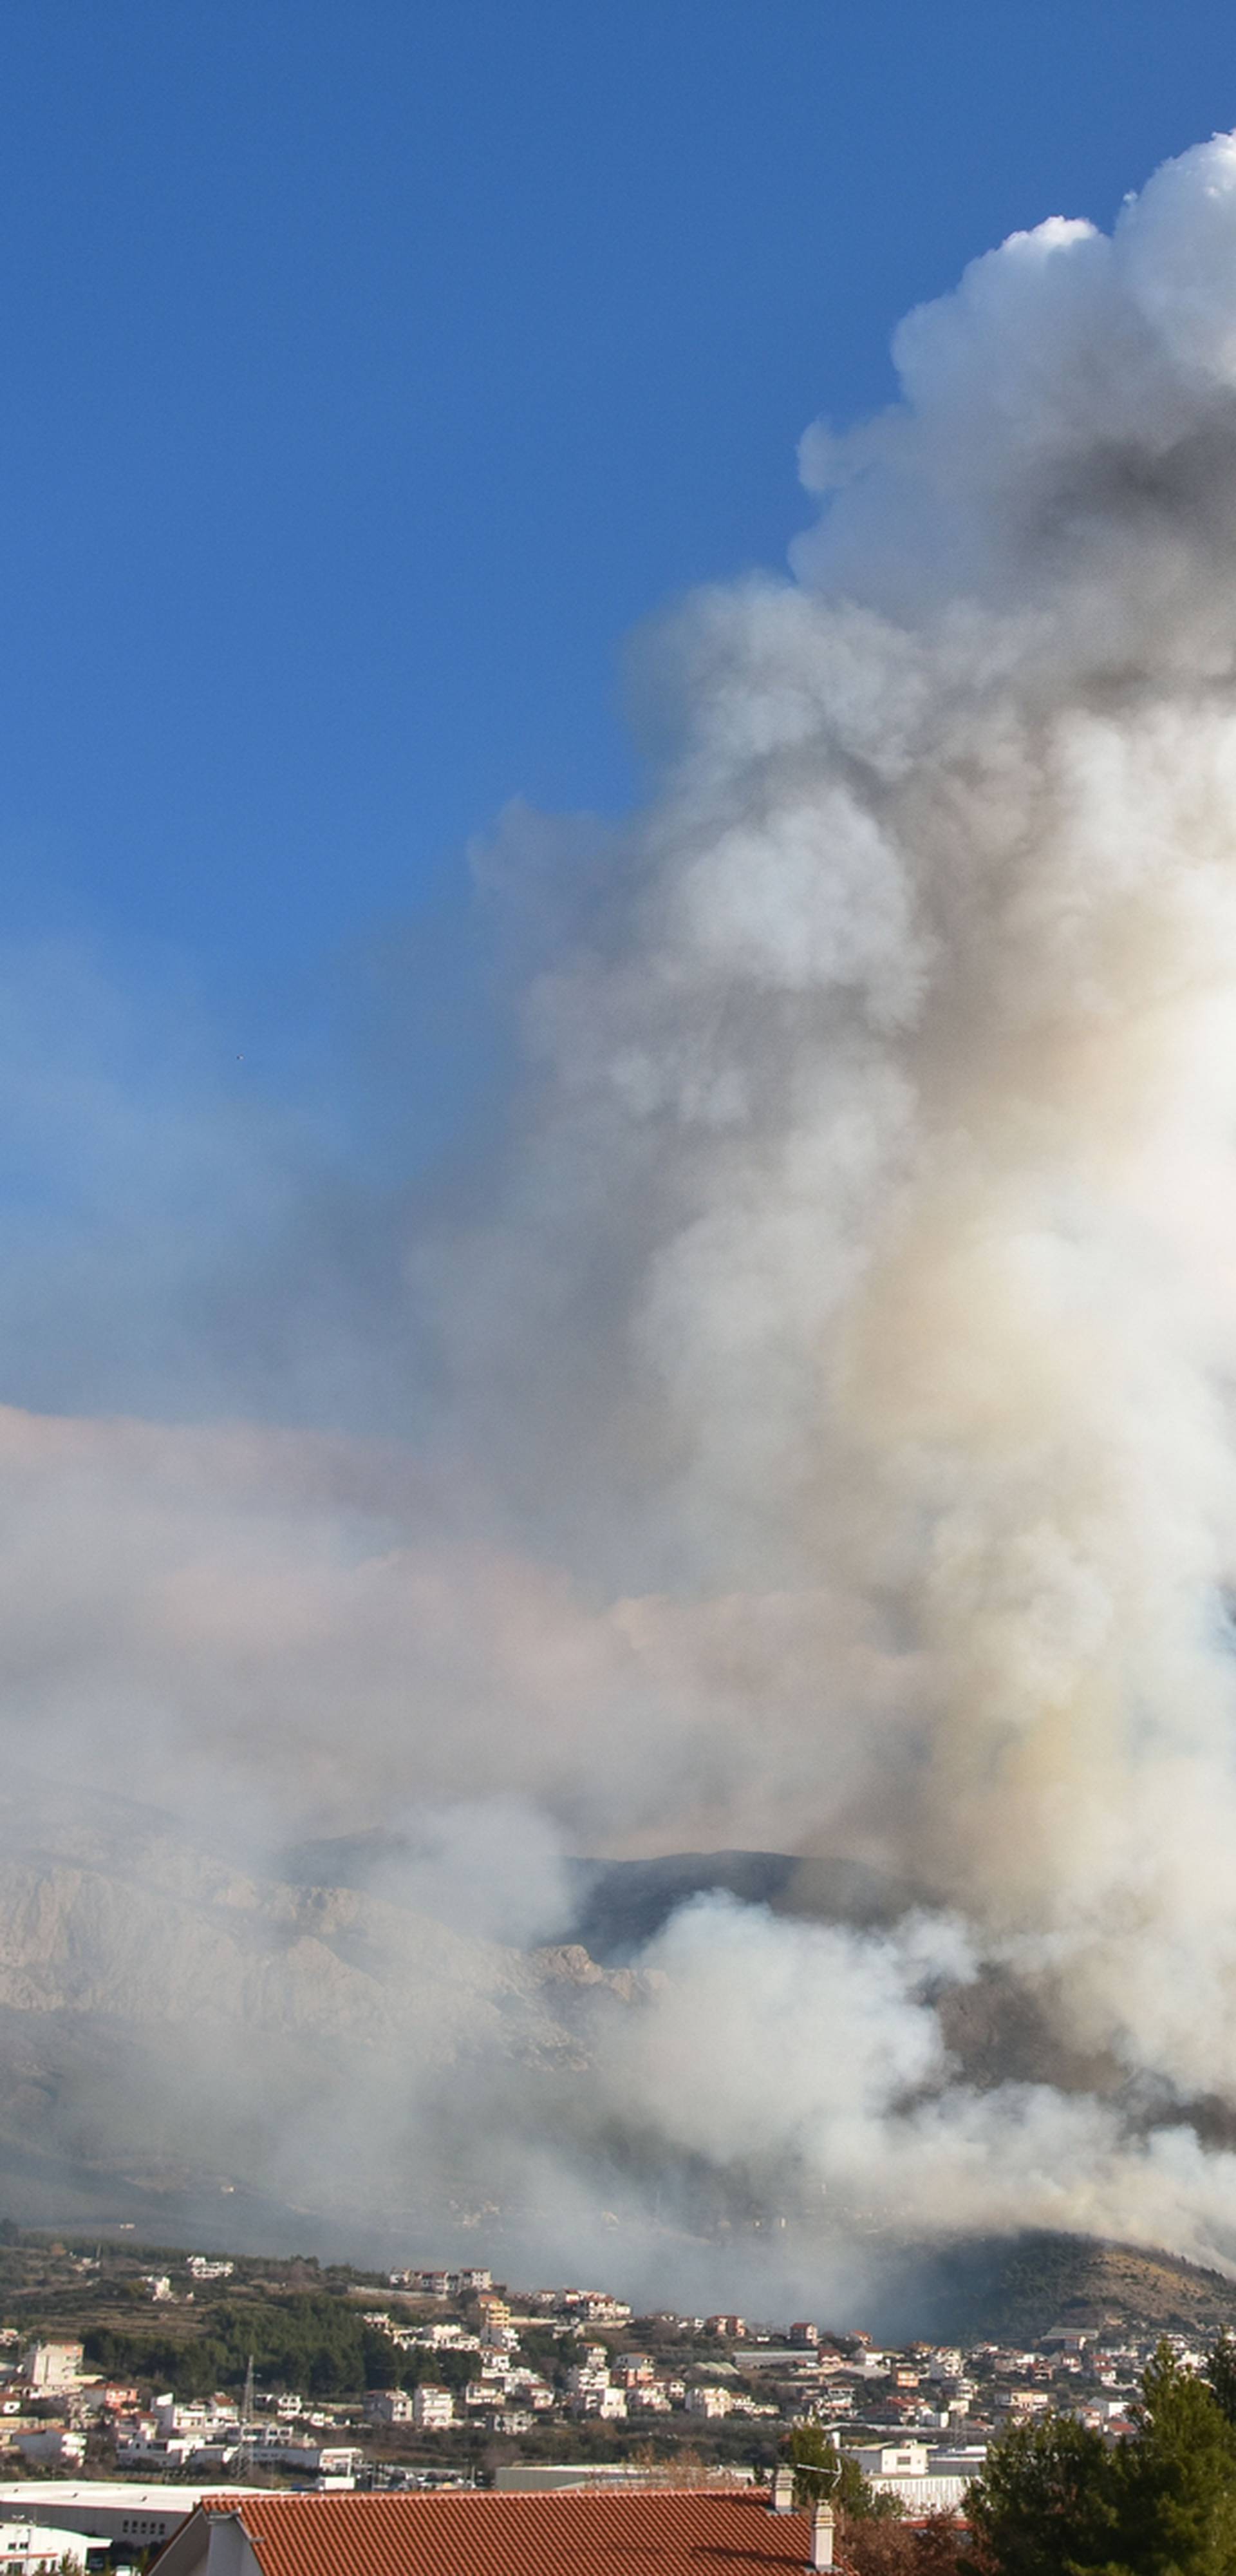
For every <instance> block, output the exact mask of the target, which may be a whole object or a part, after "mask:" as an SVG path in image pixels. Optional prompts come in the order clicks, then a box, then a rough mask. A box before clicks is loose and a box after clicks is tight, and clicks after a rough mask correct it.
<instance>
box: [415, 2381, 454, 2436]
mask: <svg viewBox="0 0 1236 2576" xmlns="http://www.w3.org/2000/svg"><path fill="white" fill-rule="evenodd" d="M412 2421H413V2423H414V2424H415V2426H416V2429H417V2432H418V2433H445V2432H448V2431H449V2429H450V2427H451V2425H452V2424H453V2423H454V2421H455V2400H454V2398H453V2397H452V2395H451V2392H450V2390H449V2388H436V2387H435V2386H434V2385H433V2383H432V2381H431V2380H427V2379H426V2380H422V2382H421V2385H420V2387H419V2388H418V2389H417V2390H416V2393H415V2395H414V2397H413V2400H412Z"/></svg>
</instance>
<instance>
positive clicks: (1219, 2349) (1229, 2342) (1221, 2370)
mask: <svg viewBox="0 0 1236 2576" xmlns="http://www.w3.org/2000/svg"><path fill="white" fill-rule="evenodd" d="M1206 2376H1207V2378H1208V2379H1209V2381H1210V2385H1211V2387H1212V2388H1213V2390H1214V2393H1215V2397H1216V2399H1217V2401H1218V2403H1219V2405H1220V2407H1221V2408H1222V2411H1223V2413H1224V2414H1225V2415H1226V2417H1227V2420H1228V2423H1229V2424H1232V2425H1236V2335H1233V2334H1232V2333H1230V2331H1229V2329H1228V2328H1227V2327H1226V2326H1225V2327H1224V2329H1223V2332H1222V2334H1221V2335H1220V2337H1219V2340H1218V2342H1217V2344H1216V2345H1215V2348H1214V2351H1213V2352H1212V2353H1211V2355H1210V2357H1209V2359H1208V2361H1207V2364H1206Z"/></svg>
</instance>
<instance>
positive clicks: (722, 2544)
mask: <svg viewBox="0 0 1236 2576" xmlns="http://www.w3.org/2000/svg"><path fill="white" fill-rule="evenodd" d="M207 2509H208V2510H209V2511H210V2512H212V2513H218V2512H221V2511H230V2512H232V2513H238V2514H239V2515H240V2518H241V2520H242V2522H243V2524H244V2528H245V2530H246V2532H247V2533H248V2535H249V2538H250V2540H251V2542H252V2544H253V2547H254V2549H255V2551H256V2553H257V2557H258V2560H259V2562H260V2565H261V2568H262V2576H341V2571H347V2576H559V2571H561V2570H563V2569H574V2568H579V2569H582V2570H585V2571H586V2576H762V2571H769V2576H784V2571H786V2570H788V2569H804V2568H805V2567H806V2566H807V2563H808V2560H809V2558H810V2555H811V2526H810V2516H809V2515H808V2514H805V2513H772V2512H770V2510H769V2507H768V2501H767V2495H766V2493H765V2494H763V2495H761V2494H760V2493H759V2492H758V2491H756V2492H754V2493H753V2492H752V2490H751V2489H750V2488H745V2489H744V2488H739V2489H733V2488H726V2489H717V2488H698V2487H696V2488H681V2487H680V2488H666V2487H644V2488H638V2489H636V2490H635V2491H634V2492H630V2491H624V2490H621V2489H615V2488H595V2487H593V2488H566V2489H562V2488H559V2489H557V2490H554V2491H552V2492H550V2493H548V2494H546V2493H539V2494H530V2495H529V2494H515V2495H495V2494H490V2493H485V2492H474V2491H472V2490H470V2489H464V2490H458V2491H456V2490H449V2489H448V2490H447V2491H445V2492H439V2493H436V2494H434V2493H412V2494H402V2495H365V2494H361V2495H354V2494H340V2495H321V2496H314V2495H276V2494H271V2495H247V2496H237V2497H234V2498H226V2497H224V2496H218V2497H211V2499H210V2502H209V2506H208V2508H207Z"/></svg>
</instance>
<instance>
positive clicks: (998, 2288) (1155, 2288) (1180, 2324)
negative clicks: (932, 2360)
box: [897, 2231, 1236, 2343]
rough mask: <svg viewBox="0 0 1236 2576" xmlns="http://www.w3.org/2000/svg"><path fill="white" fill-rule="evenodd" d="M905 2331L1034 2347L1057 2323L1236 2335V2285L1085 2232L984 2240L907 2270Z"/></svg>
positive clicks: (1173, 2258)
mask: <svg viewBox="0 0 1236 2576" xmlns="http://www.w3.org/2000/svg"><path fill="white" fill-rule="evenodd" d="M897 2304H898V2307H899V2308H900V2309H902V2310H903V2312H906V2314H907V2318H908V2319H909V2318H910V2317H913V2318H914V2319H917V2320H918V2321H919V2322H916V2323H912V2322H909V2321H907V2323H906V2325H905V2328H904V2331H905V2332H907V2333H919V2334H931V2335H934V2336H939V2337H945V2338H948V2339H950V2340H954V2341H957V2342H961V2343H968V2342H976V2341H980V2340H983V2341H989V2342H992V2343H1030V2342H1033V2341H1034V2339H1035V2337H1036V2336H1038V2335H1042V2334H1047V2333H1049V2332H1050V2330H1051V2328H1052V2327H1053V2326H1059V2325H1063V2326H1077V2327H1083V2326H1095V2327H1097V2326H1102V2325H1111V2324H1125V2323H1128V2324H1130V2325H1133V2324H1137V2325H1143V2326H1152V2327H1154V2326H1160V2327H1162V2328H1163V2329H1164V2331H1178V2332H1181V2333H1196V2334H1197V2335H1199V2336H1203V2337H1204V2336H1207V2335H1213V2334H1214V2333H1215V2332H1217V2331H1218V2329H1219V2328H1220V2327H1223V2326H1229V2327H1231V2328H1233V2329H1236V2280H1229V2279H1228V2278H1227V2276H1226V2275H1225V2274H1224V2273H1222V2272H1211V2271H1208V2270H1206V2269H1205V2268H1204V2267H1203V2266H1202V2265H1201V2264H1199V2263H1186V2262H1184V2261H1182V2260H1181V2258H1180V2257H1179V2256H1177V2255H1174V2254H1166V2253H1153V2252H1151V2253H1147V2252H1145V2251H1142V2250H1139V2248H1138V2247H1136V2246H1132V2245H1110V2244H1105V2243H1103V2242H1102V2241H1100V2240H1099V2239H1097V2238H1094V2237H1085V2236H1056V2235H1051V2234H1048V2233H1046V2232H1037V2231H1036V2232H1033V2233H1028V2234H1026V2235H1024V2236H1018V2237H1015V2238H1013V2239H1012V2241H1011V2242H1010V2241H1009V2240H1008V2239H1001V2238H992V2237H980V2238H977V2239H974V2240H971V2241H970V2242H960V2243H957V2244H954V2245H950V2246H948V2247H946V2248H943V2249H941V2250H940V2251H938V2252H936V2253H932V2254H929V2255H927V2256H926V2257H925V2258H924V2259H923V2260H922V2261H921V2262H919V2263H917V2264H914V2265H912V2266H910V2267H909V2268H908V2271H907V2273H906V2275H905V2278H904V2281H903V2285H902V2295H901V2297H900V2298H899V2299H898V2302H897Z"/></svg>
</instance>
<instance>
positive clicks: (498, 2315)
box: [0, 2256, 1206, 2511]
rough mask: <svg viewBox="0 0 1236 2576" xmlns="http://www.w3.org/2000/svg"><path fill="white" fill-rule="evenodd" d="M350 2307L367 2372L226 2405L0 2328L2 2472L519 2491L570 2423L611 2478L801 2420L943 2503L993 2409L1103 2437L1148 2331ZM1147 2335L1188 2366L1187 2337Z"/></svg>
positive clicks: (549, 2306)
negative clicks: (104, 2370)
mask: <svg viewBox="0 0 1236 2576" xmlns="http://www.w3.org/2000/svg"><path fill="white" fill-rule="evenodd" d="M230 2269H231V2266H230V2265H228V2264H226V2263H224V2262H222V2261H212V2260H210V2259H209V2258H207V2257H205V2256H200V2257H195V2258H193V2259H192V2261H191V2262H190V2265H189V2270H190V2273H191V2274H193V2275H194V2276H195V2277H197V2278H200V2279H219V2278H226V2277H227V2274H228V2272H229V2271H230ZM148 2287H149V2289H150V2293H151V2296H152V2297H157V2296H158V2295H159V2285H158V2284H156V2283H154V2282H153V2281H152V2282H151V2283H149V2284H148ZM369 2295H370V2297H372V2296H373V2293H372V2292H370V2293H369ZM363 2314H364V2317H365V2322H366V2323H367V2325H368V2326H369V2327H370V2329H371V2330H372V2335H373V2336H379V2337H381V2338H382V2339H383V2340H384V2341H385V2342H386V2344H387V2345H388V2346H389V2353H390V2368H389V2370H388V2371H383V2372H381V2373H380V2374H378V2375H380V2376H381V2377H382V2378H383V2379H384V2380H386V2381H387V2382H388V2384H386V2385H383V2386H377V2387H373V2388H371V2389H370V2390H369V2391H368V2392H367V2393H366V2394H365V2395H364V2397H363V2399H362V2398H361V2397H359V2396H358V2397H357V2399H356V2400H354V2401H348V2402H345V2403H334V2404H327V2403H324V2402H320V2401H319V2402H315V2401H313V2400H311V2399H310V2398H309V2397H307V2396H306V2395H305V2393H304V2392H303V2391H300V2390H296V2389H274V2390H270V2391H265V2392H259V2394H258V2397H257V2399H256V2401H255V2402H254V2403H253V2404H252V2406H251V2407H245V2408H242V2407H239V2406H238V2404H237V2401H236V2399H235V2397H232V2396H226V2395H219V2396H216V2397H214V2398H211V2399H198V2398H194V2399H189V2398H186V2397H182V2396H179V2395H178V2394H177V2392H176V2390H175V2389H174V2388H167V2389H162V2390H158V2389H156V2390H153V2391H139V2390H138V2388H137V2387H135V2386H128V2385H123V2384H120V2383H118V2382H116V2381H113V2380H109V2379H107V2378H106V2377H104V2376H103V2375H101V2374H91V2373H90V2372H88V2371H87V2370H86V2369H85V2366H84V2362H83V2351H82V2346H81V2345H80V2344H78V2343H69V2342H64V2343H52V2342H39V2343H35V2344H33V2345H31V2346H29V2347H28V2348H27V2349H25V2350H21V2349H19V2348H18V2343H17V2337H16V2334H15V2332H14V2330H13V2329H11V2328H10V2329H3V2330H0V2451H3V2450H7V2452H8V2454H9V2467H10V2470H11V2471H20V2470H23V2469H24V2470H26V2471H30V2470H33V2471H35V2472H36V2473H38V2474H41V2475H42V2476H44V2477H47V2476H48V2475H53V2476H54V2475H56V2474H59V2475H60V2476H62V2477H73V2476H77V2477H79V2478H80V2476H81V2474H82V2469H83V2463H84V2460H85V2456H86V2450H87V2444H88V2442H91V2441H92V2437H93V2446H92V2453H91V2457H92V2462H93V2463H94V2465H95V2466H96V2467H97V2466H99V2465H102V2466H104V2467H106V2468H107V2470H108V2471H109V2473H114V2474H115V2475H117V2476H119V2477H120V2478H121V2479H125V2478H128V2479H139V2480H144V2481H155V2482H163V2483H166V2482H167V2481H169V2480H175V2481H195V2482H197V2483H199V2484H200V2485H202V2486H203V2487H204V2488H206V2487H212V2486H214V2485H226V2484H227V2482H229V2481H235V2480H241V2479H246V2478H256V2479H258V2481H259V2482H262V2481H266V2482H268V2483H269V2481H270V2480H272V2479H274V2480H276V2481H278V2483H279V2484H280V2485H281V2486H283V2487H294V2488H300V2489H305V2488H313V2489H315V2490H318V2491H330V2490H356V2489H364V2488H366V2487H375V2486H382V2487H386V2488H393V2487H397V2486H399V2485H401V2484H407V2485H412V2484H414V2483H416V2482H417V2481H418V2480H420V2479H423V2478H425V2477H426V2476H428V2475H431V2474H433V2475H436V2476H438V2477H439V2478H449V2477H451V2476H452V2475H454V2476H457V2477H458V2478H460V2479H465V2478H466V2479H471V2477H472V2476H473V2475H474V2474H475V2471H476V2468H477V2466H478V2463H480V2462H481V2460H482V2459H484V2460H485V2462H486V2466H487V2472H488V2474H490V2475H493V2474H495V2470H496V2473H497V2475H498V2478H499V2482H500V2483H501V2482H505V2472H504V2470H503V2467H502V2459H503V2455H505V2458H506V2461H507V2463H508V2466H509V2470H510V2476H511V2479H512V2481H514V2480H515V2479H516V2477H518V2478H519V2479H520V2482H522V2483H524V2484H525V2485H526V2484H528V2483H534V2482H535V2481H536V2480H537V2479H538V2478H543V2479H544V2480H545V2481H546V2482H552V2481H554V2480H557V2481H559V2482H561V2479H562V2477H563V2476H569V2474H570V2468H569V2447H570V2442H571V2438H572V2432H573V2428H583V2427H589V2428H590V2430H589V2434H588V2439H587V2442H586V2444H585V2446H584V2447H585V2449H586V2451H587V2453H588V2455H589V2458H590V2459H591V2460H592V2461H593V2462H594V2464H595V2460H596V2457H597V2442H596V2435H597V2430H598V2429H599V2428H600V2427H606V2428H609V2429H610V2430H611V2431H612V2437H613V2442H614V2445H615V2468H616V2472H617V2469H618V2468H620V2467H621V2465H622V2462H623V2460H624V2458H625V2459H627V2460H629V2459H630V2457H631V2455H632V2453H633V2452H635V2451H637V2450H639V2449H641V2448H642V2450H643V2451H644V2453H645V2454H647V2451H648V2446H649V2437H650V2436H653V2437H655V2440H654V2448H655V2449H656V2451H657V2452H658V2453H659V2454H660V2455H661V2456H662V2457H672V2454H673V2449H674V2446H675V2444H676V2443H681V2444H683V2445H685V2446H689V2447H691V2448H692V2449H693V2450H694V2451H695V2452H697V2453H698V2454H701V2455H702V2456H703V2457H705V2458H714V2459H716V2458H719V2457H721V2456H724V2457H725V2458H726V2459H728V2460H729V2461H730V2462H735V2461H738V2460H740V2459H741V2458H742V2456H743V2455H744V2450H745V2455H746V2457H747V2458H748V2459H750V2458H752V2457H754V2458H762V2459H764V2460H765V2461H767V2460H770V2459H772V2458H774V2457H775V2454H776V2449H777V2445H778V2442H779V2440H780V2438H781V2435H782V2434H783V2432H784V2431H785V2430H787V2429H788V2428H790V2427H792V2426H794V2425H795V2424H802V2423H810V2424H818V2425H820V2426H821V2427H822V2428H824V2429H825V2430H826V2431H827V2432H828V2433H830V2434H831V2435H832V2436H833V2437H834V2438H835V2440H836V2442H837V2444H838V2446H839V2447H840V2448H842V2449H844V2450H846V2451H848V2452H850V2453H852V2454H853V2456H854V2457H855V2458H856V2459H857V2461H858V2463H859V2465H860V2466H861V2468H862V2470H863V2472H864V2474H865V2475H866V2476H867V2477H868V2478H869V2479H870V2480H871V2483H872V2484H873V2486H874V2487H875V2488H876V2489H877V2491H879V2490H881V2489H883V2490H886V2491H890V2492H894V2493H896V2494H897V2495H899V2496H900V2497H901V2499H902V2501H903V2502H904V2503H905V2504H906V2505H907V2506H908V2507H911V2508H916V2509H918V2510H921V2511H932V2510H937V2509H942V2508H951V2507H953V2506H955V2505H956V2504H958V2503H959V2502H960V2500H961V2497H962V2496H963V2494H964V2492H965V2488H966V2486H967V2484H968V2483H969V2481H970V2480H971V2479H972V2478H973V2477H974V2475H975V2474H976V2472H977V2470H978V2469H979V2467H980V2466H981V2464H982V2461H983V2458H984V2456H985V2453H986V2448H987V2445H988V2443H989V2442H990V2441H991V2439H992V2438H993V2436H995V2435H996V2434H998V2433H999V2432H1000V2431H1001V2430H1002V2429H1003V2428H1004V2427H1005V2426H1006V2425H1007V2424H1008V2423H1010V2422H1016V2421H1019V2420H1023V2419H1025V2418H1027V2417H1033V2416H1035V2415H1036V2414H1039V2413H1042V2412H1045V2411H1046V2410H1047V2409H1048V2408H1055V2409H1057V2410H1063V2411H1067V2412H1068V2413H1071V2414H1073V2415H1075V2416H1076V2417H1077V2418H1078V2419H1079V2420H1080V2421H1081V2422H1083V2423H1086V2424H1089V2425H1094V2426H1097V2427H1098V2428H1099V2429H1100V2430H1102V2431H1104V2432H1105V2433H1108V2434H1109V2435H1111V2436H1112V2437H1118V2436H1119V2434H1120V2433H1121V2432H1122V2431H1124V2430H1126V2429H1127V2426H1128V2414H1127V2410H1128V2407H1129V2405H1130V2402H1131V2400H1132V2398H1133V2397H1134V2395H1135V2393H1136V2388H1137V2382H1138V2379H1139V2375H1140V2372H1141V2370H1142V2369H1143V2367H1144V2365H1145V2362H1146V2360H1147V2358H1148V2356H1149V2353H1150V2351H1151V2350H1152V2348H1153V2345H1154V2343H1155V2341H1156V2340H1157V2338H1156V2336H1155V2335H1154V2334H1153V2333H1151V2332H1150V2331H1149V2330H1147V2331H1146V2332H1145V2333H1142V2334H1136V2335H1131V2334H1129V2333H1128V2332H1127V2331H1126V2330H1123V2329H1121V2330H1119V2331H1117V2330H1111V2331H1108V2332H1102V2331H1094V2330H1089V2329H1087V2328H1079V2329H1075V2328H1073V2327H1070V2326H1061V2327H1057V2328H1055V2329H1054V2330H1053V2331H1052V2332H1050V2333H1048V2334H1046V2335H1044V2336H1042V2337H1041V2338H1040V2339H1039V2340H1038V2341H1037V2342H1035V2343H1033V2344H1030V2345H1027V2346H1026V2347H1024V2348H1022V2347H1016V2346H1005V2345H998V2344H994V2343H977V2344H973V2345H969V2346H967V2347H964V2348H963V2347H962V2346H961V2345H954V2344H943V2343H922V2342H920V2343H913V2344H910V2345H907V2346H901V2347H898V2348H895V2349H894V2348H891V2347H882V2346H879V2345H876V2344H875V2343H873V2341H872V2340H871V2338H870V2337H869V2336H868V2335H867V2334H865V2333H862V2332H858V2331H855V2332H850V2333H840V2332H831V2331H828V2330H827V2329H826V2328H824V2327H823V2326H821V2325H818V2324H816V2323H814V2322H812V2321H809V2320H801V2319H800V2320H796V2321H794V2322H792V2323H790V2324H788V2325H785V2326H776V2325H771V2324H754V2323H748V2322H747V2321H746V2320H745V2319H744V2318H742V2317H741V2316H736V2315H734V2314H732V2313H728V2312H726V2313H717V2314H714V2315H712V2316H692V2315H687V2314H681V2313H678V2312H677V2311H672V2310H668V2309H665V2310H659V2311H657V2312H655V2313H653V2314H651V2315H647V2316H642V2317H640V2318H639V2319H638V2320H636V2319H633V2317H632V2313H631V2309H630V2307H629V2305H628V2304H627V2303H626V2302H625V2301H623V2300H622V2299H620V2298H617V2297H615V2296H614V2295H613V2294H612V2293H611V2292H609V2291H607V2290H580V2289H560V2290H536V2291H529V2292H525V2293H522V2294H519V2295H516V2294H513V2293H509V2292H508V2291H507V2290H506V2289H505V2287H504V2286H503V2285H501V2284H495V2282H494V2280H493V2278H492V2274H491V2272H490V2271H489V2270H488V2269H486V2268H483V2267H476V2266H473V2267H469V2268H466V2269H460V2270H454V2271H450V2270H432V2271H430V2270H412V2269H409V2270H403V2271H397V2272H394V2273H392V2274H391V2275H390V2278H389V2283H388V2292H387V2294H386V2295H384V2296H383V2297H382V2299H381V2302H380V2303H375V2304H374V2305H372V2306H368V2307H366V2308H365V2309H364V2310H363ZM1169 2340H1172V2341H1174V2343H1175V2347H1176V2349H1177V2350H1178V2352H1179V2353H1180V2354H1181V2357H1182V2358H1183V2359H1184V2360H1185V2361H1186V2362H1192V2363H1194V2364H1198V2365H1200V2364H1201V2363H1202V2361H1203V2359H1204V2352H1205V2349H1206V2339H1205V2338H1199V2340H1198V2342H1197V2344H1196V2346H1191V2345H1190V2343H1189V2342H1188V2340H1187V2339H1186V2338H1184V2337H1181V2336H1177V2337H1175V2338H1169ZM748 2426H749V2448H746V2442H745V2436H746V2431H747V2427H748ZM722 2428H724V2430H723V2429H722ZM633 2435H634V2436H635V2437H637V2438H636V2440H635V2441H632V2440H631V2436H633ZM470 2436H471V2437H472V2438H469V2437H470ZM478 2436H480V2437H483V2438H482V2439H481V2440H478V2439H477V2437H478ZM546 2436H549V2437H551V2438H549V2439H546V2438H545V2437H546ZM564 2452H566V2453H567V2455H568V2459H567V2465H566V2466H565V2467H564ZM521 2464H522V2466H521ZM2 2476H3V2471H2V2470H0V2477H2Z"/></svg>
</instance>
